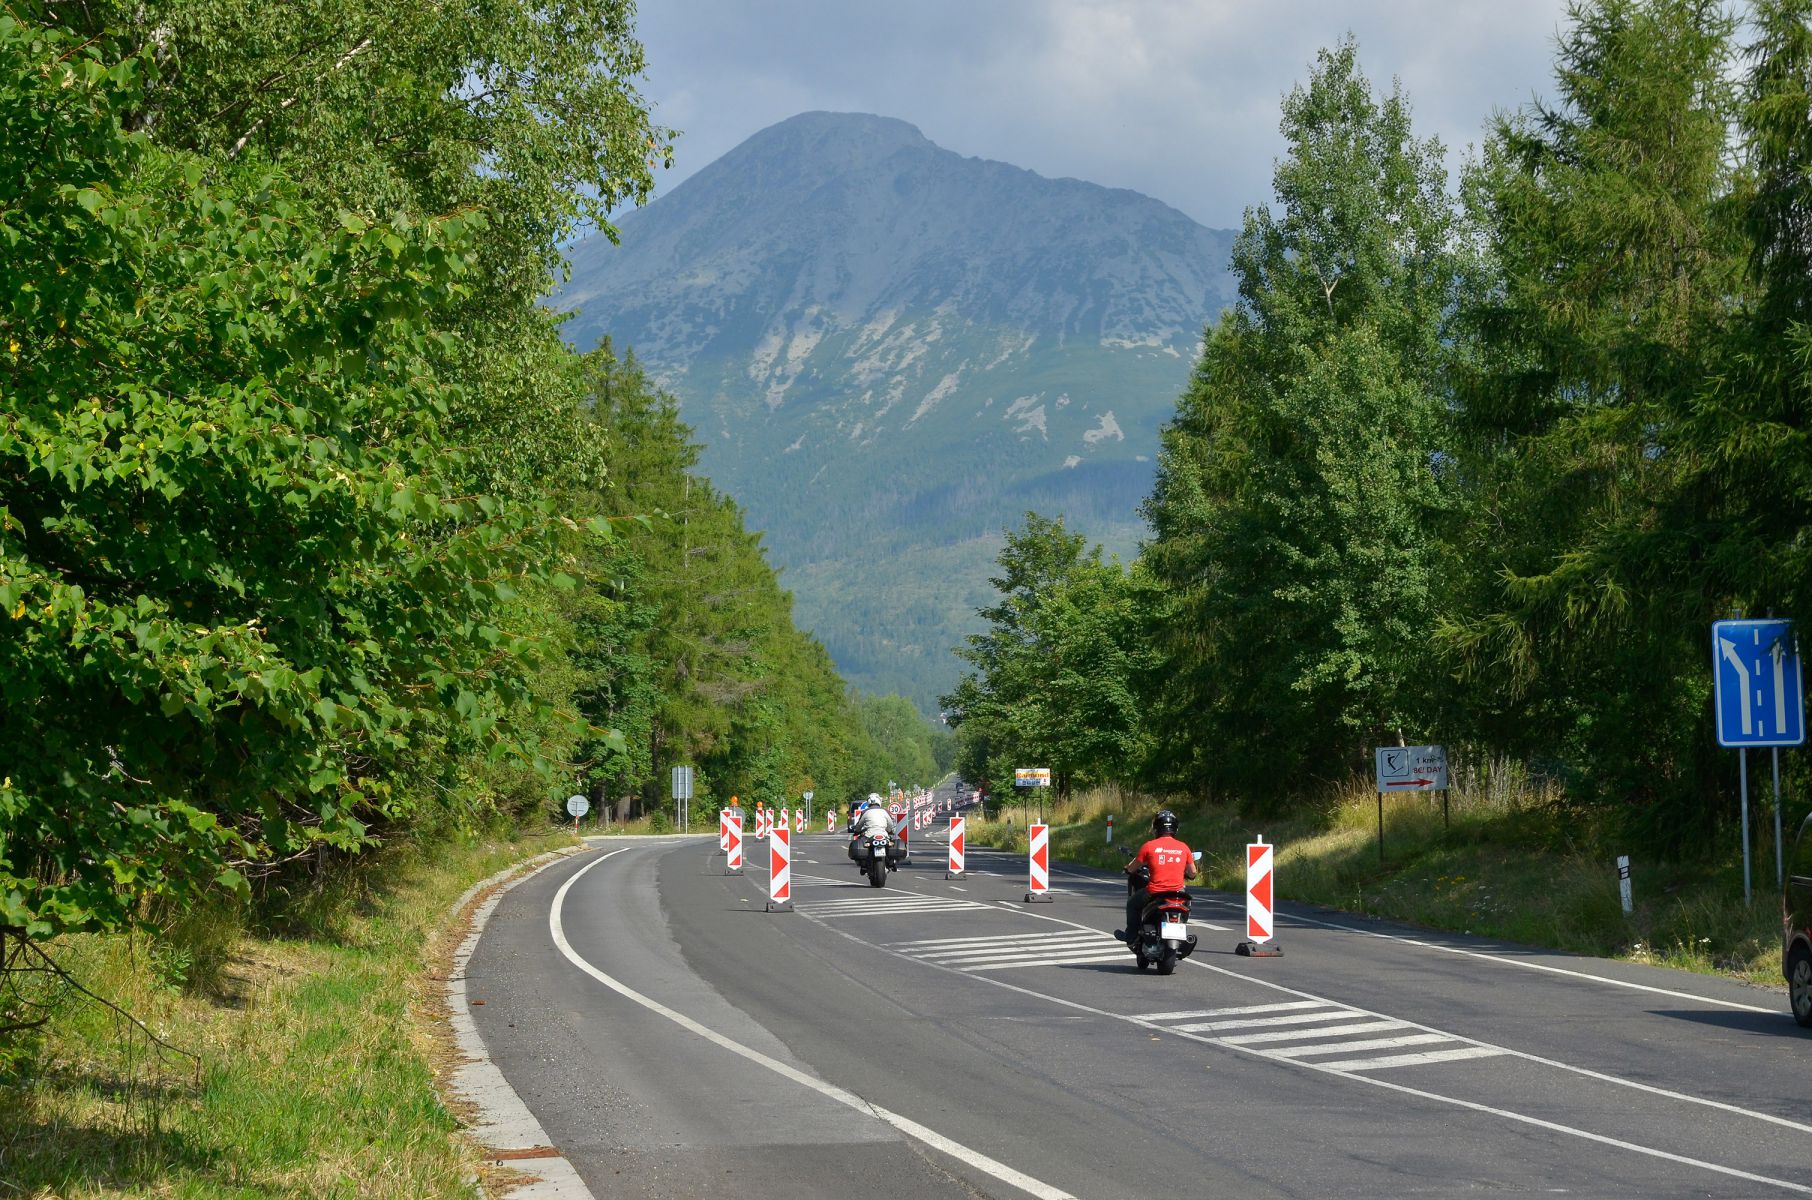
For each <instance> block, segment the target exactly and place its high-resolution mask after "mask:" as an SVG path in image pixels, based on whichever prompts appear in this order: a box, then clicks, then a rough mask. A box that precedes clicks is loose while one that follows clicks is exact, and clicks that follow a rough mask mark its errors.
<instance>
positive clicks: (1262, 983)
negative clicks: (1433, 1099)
mask: <svg viewBox="0 0 1812 1200" xmlns="http://www.w3.org/2000/svg"><path fill="white" fill-rule="evenodd" d="M1041 919H1042V920H1046V921H1061V920H1062V919H1061V918H1059V917H1042V918H1041ZM1062 923H1063V924H1066V925H1068V924H1071V922H1068V921H1062ZM1077 928H1084V929H1085V928H1087V926H1077ZM1187 961H1188V962H1189V964H1190V965H1191V966H1195V967H1200V968H1201V969H1202V970H1204V971H1213V972H1214V973H1215V974H1217V975H1224V976H1226V977H1227V978H1229V979H1237V980H1239V981H1241V982H1242V983H1249V984H1253V985H1255V986H1257V987H1262V988H1269V989H1270V990H1271V991H1274V992H1282V993H1283V994H1284V995H1286V996H1301V997H1303V998H1304V999H1307V1000H1313V999H1323V998H1322V997H1318V996H1314V995H1313V994H1311V993H1309V992H1304V991H1300V990H1298V989H1296V988H1293V987H1285V986H1284V985H1283V984H1281V983H1272V982H1270V981H1269V980H1266V979H1259V978H1257V977H1256V976H1252V975H1242V974H1240V973H1239V972H1238V971H1229V970H1228V969H1227V968H1225V967H1217V966H1214V965H1213V964H1212V963H1205V962H1197V961H1196V960H1195V959H1188V960H1187ZM1327 1003H1330V1004H1331V1003H1333V1001H1327ZM1358 1011H1360V1012H1363V1013H1365V1014H1366V1015H1368V1016H1374V1017H1378V1018H1381V1019H1385V1020H1389V1019H1391V1018H1389V1017H1387V1016H1386V1015H1385V1014H1384V1013H1379V1012H1372V1011H1371V1010H1370V1009H1359V1010H1358ZM1405 1024H1412V1022H1405ZM1413 1024H1415V1026H1416V1028H1418V1029H1426V1030H1428V1031H1429V1032H1430V1033H1441V1032H1443V1031H1442V1030H1438V1029H1435V1028H1434V1027H1432V1026H1429V1025H1422V1024H1420V1023H1413ZM1451 1036H1453V1037H1454V1038H1455V1039H1457V1040H1459V1041H1464V1042H1471V1043H1472V1044H1473V1045H1475V1046H1489V1047H1491V1048H1492V1049H1494V1050H1499V1051H1502V1052H1503V1053H1504V1054H1507V1055H1510V1056H1511V1057H1513V1058H1520V1059H1522V1060H1523V1061H1524V1062H1532V1063H1538V1064H1540V1065H1541V1066H1544V1067H1553V1068H1554V1069H1555V1070H1557V1071H1566V1072H1568V1073H1569V1074H1572V1075H1581V1076H1584V1077H1585V1078H1587V1079H1595V1080H1597V1081H1598V1082H1600V1083H1608V1084H1612V1085H1613V1086H1616V1087H1625V1088H1629V1089H1631V1090H1632V1091H1637V1092H1644V1093H1646V1094H1648V1095H1650V1096H1664V1097H1666V1098H1667V1099H1669V1100H1678V1101H1680V1102H1681V1103H1683V1104H1697V1105H1699V1106H1700V1107H1702V1108H1714V1109H1717V1110H1718V1111H1719V1112H1727V1113H1732V1114H1734V1115H1736V1116H1739V1117H1751V1118H1753V1119H1755V1120H1757V1121H1766V1122H1767V1123H1768V1124H1770V1125H1779V1126H1781V1127H1782V1128H1784V1129H1796V1130H1799V1131H1800V1132H1801V1133H1812V1125H1808V1124H1806V1123H1805V1122H1803V1121H1794V1120H1791V1119H1789V1118H1787V1117H1780V1116H1776V1115H1775V1114H1773V1113H1766V1112H1762V1111H1760V1110H1758V1109H1753V1108H1743V1107H1742V1106H1741V1105H1736V1104H1728V1103H1726V1102H1724V1101H1722V1100H1713V1099H1711V1098H1709V1097H1707V1096H1694V1095H1692V1094H1690V1093H1688V1092H1676V1091H1674V1090H1673V1089H1672V1088H1664V1087H1657V1086H1656V1085H1654V1084H1652V1083H1642V1082H1640V1081H1638V1080H1634V1079H1625V1078H1623V1077H1622V1076H1620V1075H1610V1074H1607V1073H1605V1072H1603V1071H1594V1070H1592V1069H1591V1068H1590V1067H1582V1066H1579V1065H1578V1064H1576V1063H1570V1062H1562V1061H1561V1060H1560V1059H1557V1058H1547V1057H1545V1056H1543V1055H1540V1054H1531V1053H1530V1052H1529V1051H1527V1050H1515V1049H1512V1048H1511V1047H1509V1046H1500V1045H1497V1044H1496V1043H1493V1042H1482V1041H1480V1040H1479V1039H1477V1038H1468V1037H1461V1036H1460V1035H1459V1034H1453V1035H1451ZM1379 1086H1381V1087H1382V1086H1384V1085H1383V1084H1380V1085H1379ZM1391 1086H1393V1087H1394V1086H1396V1085H1394V1084H1393V1085H1391ZM1455 1103H1461V1102H1460V1101H1455ZM1807 1194H1808V1195H1812V1189H1808V1191H1807Z"/></svg>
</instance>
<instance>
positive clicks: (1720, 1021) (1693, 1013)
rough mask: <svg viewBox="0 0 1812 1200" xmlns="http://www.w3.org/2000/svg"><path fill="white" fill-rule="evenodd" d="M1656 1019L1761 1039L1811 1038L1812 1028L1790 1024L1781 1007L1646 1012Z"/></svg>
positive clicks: (1784, 1010)
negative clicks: (1770, 1009) (1773, 1010)
mask: <svg viewBox="0 0 1812 1200" xmlns="http://www.w3.org/2000/svg"><path fill="white" fill-rule="evenodd" d="M1649 1012H1650V1013H1652V1014H1653V1015H1654V1016H1657V1017H1672V1018H1673V1019H1674V1020H1676V1021H1691V1022H1692V1023H1693V1024H1695V1025H1715V1026H1717V1027H1718V1028H1719V1029H1734V1030H1736V1031H1737V1032H1738V1033H1755V1034H1761V1035H1762V1036H1764V1037H1800V1038H1812V1029H1801V1028H1800V1027H1799V1026H1798V1025H1796V1024H1794V1023H1793V1014H1792V1013H1789V1012H1787V1011H1786V1009H1785V1007H1784V1006H1783V1007H1782V1010H1781V1011H1780V1012H1779V1013H1778V1014H1777V1013H1751V1012H1706V1011H1704V1010H1702V1009H1677V1008H1654V1009H1650V1010H1649Z"/></svg>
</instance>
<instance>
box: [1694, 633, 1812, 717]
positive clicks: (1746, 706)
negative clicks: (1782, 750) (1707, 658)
mask: <svg viewBox="0 0 1812 1200" xmlns="http://www.w3.org/2000/svg"><path fill="white" fill-rule="evenodd" d="M1711 667H1712V671H1713V673H1714V677H1715V678H1716V680H1717V683H1716V687H1715V689H1714V690H1715V692H1716V695H1717V706H1716V707H1717V711H1718V744H1719V745H1720V746H1797V745H1800V744H1801V743H1802V742H1804V741H1805V740H1806V699H1805V688H1804V686H1803V684H1802V682H1801V679H1800V666H1799V639H1798V638H1797V637H1796V636H1795V635H1794V633H1793V622H1792V621H1787V620H1766V621H1719V622H1718V623H1717V624H1715V625H1713V626H1712V627H1711Z"/></svg>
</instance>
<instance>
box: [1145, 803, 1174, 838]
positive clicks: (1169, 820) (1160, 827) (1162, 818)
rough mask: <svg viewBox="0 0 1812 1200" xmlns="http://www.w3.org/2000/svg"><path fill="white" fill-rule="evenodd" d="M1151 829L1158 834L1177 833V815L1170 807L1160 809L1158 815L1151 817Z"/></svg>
mask: <svg viewBox="0 0 1812 1200" xmlns="http://www.w3.org/2000/svg"><path fill="white" fill-rule="evenodd" d="M1151 831H1152V832H1153V833H1156V834H1168V833H1175V832H1176V831H1177V815H1176V814H1175V813H1173V812H1171V811H1170V810H1169V809H1168V808H1166V809H1160V810H1159V812H1158V815H1157V816H1155V817H1153V818H1152V819H1151Z"/></svg>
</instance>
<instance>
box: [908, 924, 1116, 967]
mask: <svg viewBox="0 0 1812 1200" xmlns="http://www.w3.org/2000/svg"><path fill="white" fill-rule="evenodd" d="M888 948H889V949H891V950H897V951H899V952H900V953H902V954H907V955H910V956H911V957H913V958H917V959H920V960H922V961H924V962H928V963H932V964H934V965H937V966H940V967H949V968H950V969H951V970H953V971H968V972H975V971H1009V970H1014V969H1016V968H1019V967H1067V966H1085V965H1087V964H1090V963H1106V962H1123V961H1127V955H1126V950H1125V948H1123V947H1122V946H1120V944H1119V943H1117V942H1114V941H1111V940H1110V939H1109V938H1108V936H1107V935H1106V934H1104V933H1095V932H1093V931H1090V930H1076V931H1067V930H1066V931H1064V932H1060V933H1016V934H1000V935H994V936H988V937H967V938H920V939H917V940H914V941H907V942H896V943H894V944H893V945H891V946H889V947H888Z"/></svg>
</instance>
